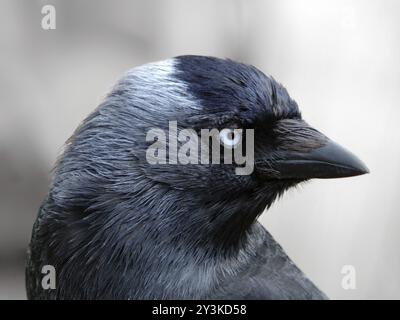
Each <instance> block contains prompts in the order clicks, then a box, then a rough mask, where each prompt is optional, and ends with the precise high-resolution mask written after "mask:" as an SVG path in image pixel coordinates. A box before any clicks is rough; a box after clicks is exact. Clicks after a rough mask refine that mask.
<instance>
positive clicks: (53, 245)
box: [26, 56, 368, 299]
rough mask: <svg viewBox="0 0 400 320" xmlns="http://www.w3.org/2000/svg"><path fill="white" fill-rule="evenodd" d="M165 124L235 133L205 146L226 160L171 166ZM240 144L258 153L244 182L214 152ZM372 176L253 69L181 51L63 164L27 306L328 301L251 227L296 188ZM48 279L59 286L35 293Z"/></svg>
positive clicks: (101, 119)
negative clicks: (51, 302)
mask: <svg viewBox="0 0 400 320" xmlns="http://www.w3.org/2000/svg"><path fill="white" fill-rule="evenodd" d="M171 122H173V123H175V124H176V126H177V131H179V132H180V131H182V130H183V129H188V130H189V129H190V130H191V131H190V132H191V133H192V135H193V134H195V135H196V136H198V141H199V143H200V142H207V141H203V140H204V138H203V137H202V136H201V135H200V133H201V132H202V130H203V129H210V130H211V129H216V130H218V132H220V133H221V132H225V133H226V131H224V130H225V129H226V128H228V129H229V130H231V131H228V134H227V135H225V136H223V137H222V139H221V137H220V136H219V138H220V139H219V142H221V141H222V140H223V142H224V141H225V142H226V141H228V143H227V145H226V144H224V143H222V144H218V146H217V147H216V148H215V143H214V142H215V141H214V140H213V139H214V136H212V135H209V136H208V137H207V139H206V140H208V142H210V147H209V149H208V150H203V149H204V148H203V147H200V148H199V150H200V149H202V151H204V154H206V157H207V152H206V151H210V153H209V154H208V156H209V158H207V159H206V160H210V159H211V156H212V155H213V156H214V153H213V152H212V151H215V150H219V151H221V153H220V155H219V157H220V160H221V161H220V162H219V163H215V162H214V161H211V160H212V159H211V160H210V161H209V162H208V163H207V161H203V162H200V161H198V162H197V163H196V161H193V160H196V157H198V158H200V152H199V153H198V154H196V153H195V152H193V153H194V156H193V154H190V157H191V158H190V159H189V161H187V163H180V162H179V161H177V159H176V158H175V159H171V157H172V156H171V154H170V152H169V150H172V149H174V147H172V144H173V143H174V144H175V147H176V148H179V147H180V146H182V147H183V145H184V143H185V141H182V140H179V139H178V140H179V141H175V142H174V141H172V140H171V141H170V140H168V139H167V140H168V141H167V142H165V141H164V142H163V141H162V139H161V138H162V135H161V134H160V136H158V137H155V138H154V139H149V137H148V134H149V132H150V131H151V130H158V131H157V132H161V133H162V132H165V133H166V134H165V135H166V137H169V135H170V134H171V132H169V131H170V123H171ZM237 129H241V130H242V131H238V130H237ZM235 130H236V131H235ZM250 130H253V136H254V139H253V141H251V140H249V141H248V140H247V137H245V136H246V135H247V134H250ZM237 137H239V138H238V139H236V138H237ZM217 138H218V137H217ZM202 139H203V140H202ZM224 139H225V140H224ZM229 139H231V140H229ZM189 140H190V139H187V141H189ZM237 140H240V143H241V147H242V152H243V150H246V148H247V147H248V150H247V151H252V150H251V147H253V153H254V156H253V159H252V161H253V166H252V167H250V169H251V170H248V172H247V174H246V173H243V172H242V173H239V174H238V170H237V169H238V168H242V169H244V168H243V167H244V164H243V163H240V164H238V163H237V162H236V161H230V162H229V161H225V160H226V159H225V158H224V153H223V152H222V151H226V149H229V147H230V143H229V141H237ZM193 141H194V140H192V142H191V143H193ZM217 141H218V139H217ZM155 143H159V147H160V148H159V149H157V150H156V151H155V152H154V159H157V157H160V156H164V157H165V159H164V160H165V161H159V162H156V163H153V162H152V161H149V157H148V154H149V150H150V147H151V146H152V145H153V144H155ZM188 143H189V142H188ZM233 144H236V142H235V143H233ZM250 144H253V145H252V146H250ZM204 145H205V146H207V144H206V143H205V144H204ZM162 146H164V147H165V148H166V149H164V150H163V149H162V148H161V147H162ZM231 147H232V145H231ZM231 149H232V151H233V147H232V148H231ZM188 150H189V151H190V149H188ZM188 150H187V151H188ZM193 150H194V149H193ZM235 150H236V149H235ZM189 153H190V152H189ZM244 153H245V152H243V154H244ZM185 154H186V155H187V152H186V153H185ZM154 159H153V160H154ZM160 159H161V160H162V158H161V157H160ZM216 159H217V160H218V159H219V158H218V157H216ZM249 159H250V158H249ZM178 160H179V159H178ZM249 161H250V160H249ZM367 172H368V169H367V168H366V166H365V165H364V164H363V163H362V162H361V161H360V160H359V159H358V158H357V157H355V156H354V155H353V154H352V153H350V152H349V151H347V150H345V149H344V148H342V147H340V146H339V145H338V144H336V143H334V142H333V141H332V140H330V139H329V138H327V137H326V136H325V135H323V134H322V133H320V132H319V131H317V130H316V129H314V128H312V127H311V126H309V125H308V124H307V123H306V122H305V121H304V120H303V119H302V117H301V114H300V111H299V108H298V106H297V104H296V102H295V101H294V100H293V99H291V98H290V96H289V95H288V93H287V91H286V89H285V88H284V87H283V86H282V85H281V84H279V83H278V82H276V81H275V80H274V79H273V78H272V77H270V76H267V75H265V74H264V73H262V72H261V71H259V70H258V69H257V68H255V67H253V66H250V65H246V64H242V63H238V62H235V61H232V60H228V59H219V58H214V57H204V56H179V57H176V58H172V59H168V60H165V61H162V62H156V63H150V64H146V65H143V66H140V67H137V68H134V69H132V70H130V71H128V72H127V73H126V74H125V75H124V76H123V77H122V79H121V80H120V81H119V82H118V83H117V84H116V86H115V87H114V88H113V89H112V91H111V92H110V93H109V95H108V96H107V97H106V98H105V100H104V102H102V103H101V104H100V105H99V106H98V107H97V109H95V111H94V112H93V113H91V114H90V115H89V116H88V117H87V118H86V119H85V120H84V121H83V123H82V124H81V125H80V126H79V127H78V128H77V129H76V131H75V133H74V134H73V135H72V137H71V138H70V139H69V140H68V141H67V143H66V146H65V150H64V152H63V155H62V156H61V157H60V158H59V160H58V161H57V164H56V167H55V171H54V177H53V180H52V184H51V187H50V191H49V193H48V195H47V197H46V199H45V200H44V202H43V204H42V206H41V208H40V210H39V213H38V217H37V220H36V222H35V224H34V226H33V232H32V239H31V242H30V246H29V249H28V259H27V266H26V288H27V295H28V298H29V299H326V295H325V294H324V293H323V292H321V291H320V290H319V289H318V288H317V287H316V286H315V285H314V284H313V283H312V282H311V281H310V280H309V279H307V278H306V276H305V275H304V274H303V272H302V271H301V270H300V269H299V268H298V267H297V266H296V265H295V264H294V263H293V262H292V261H291V260H290V259H289V257H288V256H287V255H286V254H285V252H284V251H283V249H282V248H281V246H280V245H279V244H278V243H277V242H276V241H275V240H274V239H273V237H272V236H271V235H270V234H269V233H268V232H267V231H266V230H265V229H264V227H263V226H262V225H261V224H260V223H259V222H257V218H258V216H259V215H260V214H261V213H262V212H263V211H264V210H265V209H266V208H269V207H270V206H271V204H272V203H273V202H274V200H275V199H276V198H277V197H278V196H280V195H281V194H282V193H283V192H284V191H285V190H287V189H288V188H290V187H293V186H295V185H297V184H299V183H301V182H304V181H307V180H309V179H312V178H340V177H349V176H356V175H361V174H364V173H367ZM49 266H50V269H49ZM46 270H53V271H54V277H55V279H54V281H55V284H54V286H53V287H46V286H45V285H44V284H43V280H44V277H45V275H47V273H46V272H47V271H46Z"/></svg>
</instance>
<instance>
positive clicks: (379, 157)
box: [0, 0, 400, 299]
mask: <svg viewBox="0 0 400 320" xmlns="http://www.w3.org/2000/svg"><path fill="white" fill-rule="evenodd" d="M46 4H52V5H54V6H55V8H56V30H43V29H42V28H41V20H42V17H43V15H42V14H41V9H42V6H43V5H46ZM0 54H1V57H0V70H1V72H0V299H11V298H17V299H24V298H25V288H24V254H25V248H26V246H27V244H28V242H29V238H30V232H31V227H32V224H33V221H34V219H35V216H36V213H37V209H38V207H39V205H40V202H41V201H42V199H43V198H44V196H45V194H46V192H47V187H48V183H49V181H50V170H51V168H52V166H53V164H54V162H55V160H56V157H57V155H58V154H59V153H60V152H61V150H62V146H63V143H64V142H65V140H66V139H67V138H68V137H69V136H70V135H71V133H72V131H73V130H74V128H75V127H76V126H77V125H78V124H79V123H80V121H81V120H82V119H83V118H84V117H85V116H86V115H88V113H90V112H91V111H92V110H93V109H94V108H95V107H96V106H97V105H98V104H99V102H100V101H101V100H102V98H103V97H104V96H105V94H106V93H107V92H108V90H109V89H110V88H111V87H112V85H113V84H114V83H115V81H116V80H117V79H118V78H119V76H120V75H121V74H122V73H123V72H124V71H126V70H127V69H129V68H131V67H134V66H136V65H140V64H143V63H146V62H150V61H155V60H161V59H165V58H168V57H171V56H176V55H181V54H203V55H213V56H219V57H229V58H233V59H236V60H239V61H242V62H246V63H250V64H253V65H255V66H257V67H258V68H260V69H261V70H262V71H264V72H266V73H269V74H271V75H272V76H274V77H275V78H276V79H277V80H278V81H280V82H281V83H283V84H284V85H285V86H286V87H287V89H288V91H289V93H290V94H291V96H292V97H293V98H294V99H295V100H296V101H297V102H298V104H299V106H300V108H301V110H302V112H303V116H304V118H305V119H306V120H307V121H308V122H309V123H310V124H312V125H314V126H316V127H317V128H319V129H321V131H323V132H324V133H326V134H327V135H328V136H329V137H331V138H333V139H334V140H336V141H338V142H340V143H341V144H343V145H345V146H346V147H348V148H349V149H350V150H352V151H353V152H354V153H356V154H357V155H358V156H359V157H360V158H361V159H363V160H364V161H365V163H366V164H367V165H368V166H369V168H370V170H371V174H369V175H366V176H361V177H356V178H352V179H339V180H326V181H323V180H314V181H312V182H310V183H307V184H306V185H304V186H301V187H300V188H298V189H296V190H293V191H290V192H288V193H287V194H286V195H285V196H284V197H283V199H281V200H280V201H278V202H277V203H276V204H275V205H274V206H273V208H272V209H271V210H269V211H268V212H267V213H264V215H263V216H262V217H261V221H262V222H263V224H264V225H266V227H267V228H268V229H269V230H270V231H271V233H272V234H273V235H274V236H275V237H276V238H277V240H278V241H279V242H280V243H281V244H282V246H283V247H284V248H285V249H286V251H287V252H288V254H289V256H291V257H292V258H293V260H294V261H295V262H296V263H297V264H298V265H299V266H300V267H301V268H302V269H303V271H304V272H305V273H306V274H307V275H308V276H309V277H310V278H311V279H312V280H313V281H314V282H315V283H316V284H317V285H318V286H319V287H320V288H321V289H322V290H323V291H325V292H326V293H327V294H328V296H330V297H331V298H334V299H383V298H389V299H399V298H400V251H399V244H400V234H399V231H400V228H399V227H400V212H399V211H400V210H399V208H400V199H399V196H400V192H399V186H400V170H399V164H400V148H399V147H400V129H399V116H400V105H399V101H400V90H399V89H400V61H399V59H400V1H397V0H384V1H378V0H371V1H362V0H336V1H325V0H322V1H321V0H304V1H303V0H302V1H299V0H284V1H282V0H279V1H278V0H276V1H262V0H259V1H255V0H252V1H244V0H231V1H228V0H226V1H221V0H218V1H212V0H202V1H200V0H196V1H194V0H172V1H169V0H167V1H148V0H146V1H144V0H143V1H125V0H118V1H111V0H110V1H105V0H102V1H99V0H96V1H95V0H92V1H82V0H81V1H77V0H68V1H56V0H48V1H38V0H35V1H34V0H25V1H22V0H0ZM344 265H353V266H354V267H355V269H356V289H355V290H344V289H343V288H342V286H341V281H342V278H343V275H342V274H341V269H342V267H343V266H344Z"/></svg>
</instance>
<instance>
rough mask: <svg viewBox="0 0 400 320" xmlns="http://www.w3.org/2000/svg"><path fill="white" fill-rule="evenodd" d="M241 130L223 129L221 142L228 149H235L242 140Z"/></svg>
mask: <svg viewBox="0 0 400 320" xmlns="http://www.w3.org/2000/svg"><path fill="white" fill-rule="evenodd" d="M241 131H242V130H241V129H223V130H221V132H220V133H219V141H220V143H221V144H222V145H223V146H225V147H226V148H235V147H236V146H237V145H238V144H239V143H240V140H241V138H242V134H241Z"/></svg>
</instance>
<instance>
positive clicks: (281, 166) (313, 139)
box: [272, 121, 369, 179]
mask: <svg viewBox="0 0 400 320" xmlns="http://www.w3.org/2000/svg"><path fill="white" fill-rule="evenodd" d="M299 124H300V125H299ZM289 127H290V126H289ZM292 127H293V126H292ZM295 127H296V130H293V132H288V131H287V130H286V131H285V132H286V135H287V137H286V138H289V140H290V141H291V142H290V143H289V144H286V147H284V148H283V149H282V150H281V152H280V155H279V158H278V159H276V161H274V165H273V166H272V167H273V169H274V170H275V171H277V172H278V175H277V177H278V179H312V178H320V179H328V178H344V177H352V176H358V175H362V174H366V173H369V170H368V168H367V167H366V165H365V164H364V163H363V162H362V161H361V160H360V159H359V158H358V157H356V156H355V155H354V154H353V153H351V152H350V151H348V150H346V149H345V148H343V147H342V146H340V145H339V144H337V143H335V142H333V141H332V140H330V139H329V138H327V137H326V136H324V135H323V134H322V133H320V132H319V131H317V130H315V129H313V128H311V127H309V126H308V125H307V124H306V123H305V122H303V121H301V122H299V123H298V124H296V125H295ZM281 134H282V131H281ZM281 138H282V139H284V137H281Z"/></svg>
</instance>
